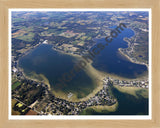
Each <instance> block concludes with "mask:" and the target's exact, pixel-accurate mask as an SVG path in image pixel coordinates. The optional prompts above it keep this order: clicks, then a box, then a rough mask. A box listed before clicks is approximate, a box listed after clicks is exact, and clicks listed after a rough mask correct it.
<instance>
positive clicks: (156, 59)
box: [0, 0, 160, 128]
mask: <svg viewBox="0 0 160 128" xmlns="http://www.w3.org/2000/svg"><path fill="white" fill-rule="evenodd" d="M9 8H151V9H152V92H153V93H152V94H153V95H152V120H87V121H86V120H74V121H72V120H65V121H61V120H58V121H57V120H35V121H34V120H8V42H9V41H8V9H9ZM159 24H160V1H159V0H94V1H93V0H0V128H28V127H29V128H36V127H39V128H44V127H45V128H54V127H56V128H82V127H86V128H94V127H102V128H106V127H109V128H117V127H118V128H124V127H130V128H135V127H136V128H139V127H141V128H143V127H144V128H151V127H152V128H160V117H159V116H160V50H159V48H160V25H159Z"/></svg>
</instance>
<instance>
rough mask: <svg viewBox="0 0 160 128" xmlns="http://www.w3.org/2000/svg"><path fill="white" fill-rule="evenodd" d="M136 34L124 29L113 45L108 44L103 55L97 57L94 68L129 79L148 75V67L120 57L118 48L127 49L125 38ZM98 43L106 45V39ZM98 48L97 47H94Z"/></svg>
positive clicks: (102, 52) (98, 40)
mask: <svg viewBox="0 0 160 128" xmlns="http://www.w3.org/2000/svg"><path fill="white" fill-rule="evenodd" d="M133 35H134V32H133V31H132V30H131V29H124V31H122V32H121V33H120V34H119V35H118V37H116V38H114V39H113V40H112V42H111V43H109V44H108V46H106V47H105V48H104V49H103V50H101V53H100V54H99V55H97V56H96V57H95V59H94V61H93V63H92V65H93V67H95V68H96V69H98V70H100V71H104V72H108V73H111V74H115V75H118V76H123V77H127V78H136V77H139V76H140V75H143V74H144V73H145V74H147V73H148V71H147V67H146V66H145V65H140V64H135V63H132V62H130V61H128V60H127V59H125V58H124V57H123V55H120V54H119V52H118V48H127V47H128V45H127V42H125V41H124V40H123V39H124V38H125V37H128V38H130V37H132V36H133ZM95 41H96V42H97V44H98V43H102V44H104V45H105V44H106V40H105V39H104V38H101V39H96V40H95ZM94 47H96V46H94Z"/></svg>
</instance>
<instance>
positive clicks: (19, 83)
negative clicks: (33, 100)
mask: <svg viewBox="0 0 160 128" xmlns="http://www.w3.org/2000/svg"><path fill="white" fill-rule="evenodd" d="M19 85H21V82H19V81H16V82H14V83H13V84H12V90H14V89H15V88H16V87H18V86H19Z"/></svg>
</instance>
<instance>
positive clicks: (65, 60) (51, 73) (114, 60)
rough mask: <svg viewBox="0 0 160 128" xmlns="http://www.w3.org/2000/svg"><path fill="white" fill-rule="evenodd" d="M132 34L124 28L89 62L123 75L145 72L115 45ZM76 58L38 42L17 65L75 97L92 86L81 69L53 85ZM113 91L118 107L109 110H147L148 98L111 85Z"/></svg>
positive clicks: (140, 111) (131, 76) (138, 112)
mask: <svg viewBox="0 0 160 128" xmlns="http://www.w3.org/2000/svg"><path fill="white" fill-rule="evenodd" d="M133 35H134V32H133V31H132V30H131V29H125V30H124V31H123V32H122V33H121V34H119V35H118V37H117V38H114V40H113V41H112V42H111V43H110V44H109V45H108V46H106V47H105V49H104V50H102V51H101V53H100V54H99V55H97V56H96V57H95V59H94V61H93V63H92V66H93V67H94V68H96V69H98V70H100V71H103V72H107V73H110V74H115V75H117V76H122V77H126V78H137V77H139V76H141V75H144V74H147V73H148V71H147V67H146V66H145V65H140V64H135V63H132V62H130V61H128V60H127V59H126V58H124V57H123V56H121V55H120V54H119V52H118V48H126V47H127V46H128V45H127V42H125V41H124V40H123V38H124V37H132V36H133ZM95 41H96V42H97V44H98V43H103V44H105V43H106V41H105V39H104V38H101V39H96V40H95ZM97 44H96V45H97ZM96 45H95V46H96ZM95 46H94V47H95ZM77 61H78V60H77V58H76V57H73V56H70V55H67V54H62V53H59V52H57V51H55V50H53V49H52V45H48V44H41V45H39V46H38V47H36V48H35V49H33V50H31V52H30V53H29V54H27V55H25V56H23V57H22V58H20V60H19V66H20V67H21V68H23V69H24V72H25V74H26V75H27V74H29V73H30V72H33V71H34V72H35V73H36V74H43V75H44V76H45V77H46V78H47V79H48V80H49V83H50V85H51V88H52V90H55V91H62V92H65V93H69V92H72V93H75V94H76V95H77V98H83V97H85V96H87V95H88V94H90V93H91V92H92V91H93V90H94V89H95V88H96V84H95V82H94V80H93V78H91V77H90V76H89V75H87V73H86V72H85V71H83V70H82V71H81V72H80V73H78V74H77V75H76V76H75V77H74V78H73V79H72V80H71V81H69V82H68V83H67V85H66V86H56V84H57V83H59V82H58V79H59V78H61V76H62V74H63V73H66V72H69V71H70V70H71V69H72V68H73V66H74V64H75V63H76V62H77ZM113 94H114V96H115V97H116V98H117V99H118V102H119V108H118V110H117V111H116V112H114V113H110V114H113V115H116V114H118V115H119V114H148V99H145V98H143V97H140V96H139V99H135V97H134V96H131V95H129V94H125V93H121V92H119V91H117V90H116V89H113ZM107 113H108V112H107ZM91 114H95V115H97V114H99V113H96V112H94V111H92V112H91ZM103 114H106V113H105V112H104V113H103Z"/></svg>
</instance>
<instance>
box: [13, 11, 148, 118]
mask: <svg viewBox="0 0 160 128" xmlns="http://www.w3.org/2000/svg"><path fill="white" fill-rule="evenodd" d="M10 18H11V25H10V27H11V29H10V30H11V31H10V34H11V36H10V37H11V42H10V45H11V51H10V52H11V56H10V60H11V68H10V69H11V72H10V75H11V81H10V83H11V84H10V86H11V87H10V93H11V94H10V95H11V96H10V109H11V116H20V115H21V116H22V115H23V116H31V115H34V116H44V115H45V116H49V115H50V116H51V115H54V116H57V115H61V116H62V115H78V116H81V115H83V116H84V115H86V116H87V115H90V116H91V115H92V116H95V115H96V116H97V115H98V116H102V115H106V116H108V115H114V116H116V115H122V116H124V115H149V88H150V81H149V69H150V68H149V67H150V66H149V65H150V62H149V60H150V59H149V47H150V44H149V11H136V10H135V11H134V10H132V11H113V10H110V11H105V10H103V11H97V10H95V11H93V10H88V11H87V10H85V11H83V10H69V11H66V10H65V11H63V10H62V11H61V10H57V11H56V10H52V11H51V10H45V9H44V10H43V9H42V10H41V11H40V10H33V11H32V10H28V11H27V10H24V11H23V10H21V11H17V10H12V11H11V17H10Z"/></svg>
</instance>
